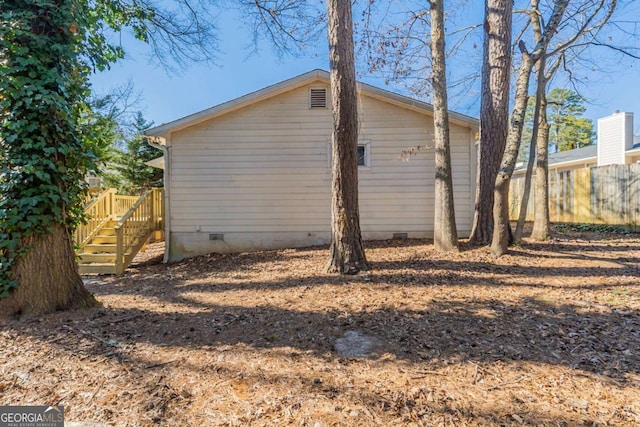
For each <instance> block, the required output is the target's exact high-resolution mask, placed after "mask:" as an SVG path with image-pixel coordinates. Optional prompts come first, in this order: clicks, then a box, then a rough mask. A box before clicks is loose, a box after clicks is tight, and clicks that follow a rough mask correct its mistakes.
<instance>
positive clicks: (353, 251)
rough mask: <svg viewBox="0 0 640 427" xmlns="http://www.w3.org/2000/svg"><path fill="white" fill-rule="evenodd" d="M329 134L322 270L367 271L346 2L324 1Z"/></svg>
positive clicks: (348, 4) (350, 26)
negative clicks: (327, 232)
mask: <svg viewBox="0 0 640 427" xmlns="http://www.w3.org/2000/svg"><path fill="white" fill-rule="evenodd" d="M327 11H328V32H329V60H330V68H331V97H332V104H333V135H332V144H331V153H332V167H331V175H332V179H331V187H332V188H331V193H332V198H331V246H330V253H329V261H328V263H327V267H326V270H327V271H328V272H334V273H341V274H357V273H358V272H359V271H360V270H367V269H368V268H369V267H368V265H367V259H366V257H365V253H364V246H363V245H362V237H361V233H360V213H359V208H358V155H357V152H358V109H357V105H358V98H357V93H356V73H355V66H354V50H353V19H352V15H351V1H350V0H327Z"/></svg>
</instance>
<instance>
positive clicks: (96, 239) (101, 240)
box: [91, 233, 117, 245]
mask: <svg viewBox="0 0 640 427" xmlns="http://www.w3.org/2000/svg"><path fill="white" fill-rule="evenodd" d="M116 240H117V238H116V236H105V235H103V234H102V233H100V234H99V235H98V236H93V238H92V239H91V243H92V244H97V245H102V244H105V243H108V244H111V245H115V244H116Z"/></svg>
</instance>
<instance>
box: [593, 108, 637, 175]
mask: <svg viewBox="0 0 640 427" xmlns="http://www.w3.org/2000/svg"><path fill="white" fill-rule="evenodd" d="M632 145H633V113H621V112H617V113H614V114H612V115H610V116H608V117H604V118H602V119H598V166H606V165H624V164H625V162H626V159H625V151H626V150H628V149H630V148H631V146H632Z"/></svg>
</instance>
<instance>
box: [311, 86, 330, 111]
mask: <svg viewBox="0 0 640 427" xmlns="http://www.w3.org/2000/svg"><path fill="white" fill-rule="evenodd" d="M309 108H327V89H324V88H322V89H309Z"/></svg>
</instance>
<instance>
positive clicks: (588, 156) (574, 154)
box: [549, 144, 598, 166]
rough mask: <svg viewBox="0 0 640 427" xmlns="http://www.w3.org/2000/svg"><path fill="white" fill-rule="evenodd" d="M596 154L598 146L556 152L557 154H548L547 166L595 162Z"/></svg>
mask: <svg viewBox="0 0 640 427" xmlns="http://www.w3.org/2000/svg"><path fill="white" fill-rule="evenodd" d="M597 152H598V146H597V145H595V144H592V145H587V146H586V147H582V148H574V149H573V150H567V151H558V152H557V153H553V154H549V166H551V165H557V164H562V163H569V162H575V161H588V160H592V159H593V160H594V161H595V159H596V155H597Z"/></svg>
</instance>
